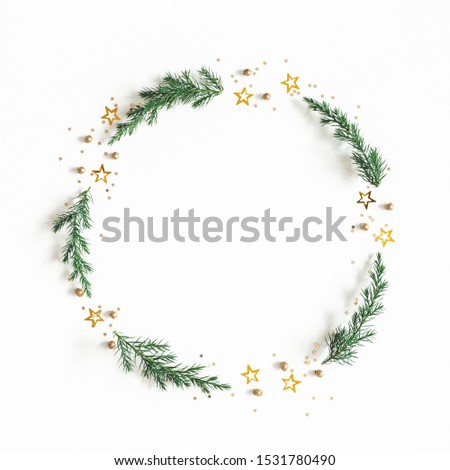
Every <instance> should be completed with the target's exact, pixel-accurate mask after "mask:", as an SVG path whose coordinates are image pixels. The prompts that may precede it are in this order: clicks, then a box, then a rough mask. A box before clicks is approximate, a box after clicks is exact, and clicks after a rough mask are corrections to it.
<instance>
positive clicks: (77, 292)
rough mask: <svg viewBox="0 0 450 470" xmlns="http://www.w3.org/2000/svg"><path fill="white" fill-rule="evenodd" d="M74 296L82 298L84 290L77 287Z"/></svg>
mask: <svg viewBox="0 0 450 470" xmlns="http://www.w3.org/2000/svg"><path fill="white" fill-rule="evenodd" d="M75 295H77V296H78V297H83V295H84V290H83V289H80V288H79V287H77V288H76V289H75Z"/></svg>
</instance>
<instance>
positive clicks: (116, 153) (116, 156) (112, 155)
mask: <svg viewBox="0 0 450 470" xmlns="http://www.w3.org/2000/svg"><path fill="white" fill-rule="evenodd" d="M111 158H113V159H114V160H117V159H118V158H119V152H113V153H112V154H111Z"/></svg>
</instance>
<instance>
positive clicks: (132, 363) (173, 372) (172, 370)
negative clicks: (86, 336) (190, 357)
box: [114, 331, 230, 393]
mask: <svg viewBox="0 0 450 470" xmlns="http://www.w3.org/2000/svg"><path fill="white" fill-rule="evenodd" d="M114 337H115V338H116V340H117V346H116V354H117V353H118V354H119V365H120V366H121V368H122V369H123V370H124V371H125V372H131V371H132V370H134V369H135V367H137V368H138V369H139V370H140V371H141V374H142V376H143V377H145V378H146V379H150V380H153V381H154V382H155V384H156V386H157V387H158V388H160V389H161V390H167V385H168V384H172V385H174V386H175V387H177V388H182V389H184V388H189V387H192V386H194V387H198V388H199V389H200V390H201V391H202V392H205V393H210V392H211V391H212V390H229V389H230V386H229V385H228V384H222V383H220V382H219V379H218V377H216V376H200V375H199V374H200V372H201V371H202V370H203V369H205V366H202V365H199V364H194V365H192V366H183V365H181V364H179V363H178V362H177V357H176V356H175V354H173V353H172V352H171V351H170V346H169V345H168V344H167V343H164V342H162V341H152V340H150V339H141V338H130V337H128V336H125V335H123V334H122V333H118V332H117V331H115V332H114Z"/></svg>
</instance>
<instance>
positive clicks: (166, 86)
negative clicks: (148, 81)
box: [108, 67, 223, 145]
mask: <svg viewBox="0 0 450 470" xmlns="http://www.w3.org/2000/svg"><path fill="white" fill-rule="evenodd" d="M222 92H223V86H222V82H221V79H220V77H218V76H217V75H215V74H214V73H213V72H212V71H211V70H209V69H207V68H206V67H202V68H201V69H200V70H199V71H198V78H193V77H192V76H191V73H190V71H188V70H185V71H184V72H181V73H180V74H172V73H167V74H166V75H165V77H164V78H163V80H162V81H161V83H160V84H159V85H158V86H157V87H156V88H144V89H143V90H141V91H140V93H139V96H140V97H141V98H142V101H143V104H142V105H140V106H135V107H133V108H131V109H130V110H129V111H128V113H127V121H126V122H123V123H120V124H118V125H117V128H116V133H115V134H114V135H113V136H112V137H111V138H110V139H109V141H108V144H109V145H112V144H114V143H115V142H118V141H119V140H120V139H121V138H122V137H124V136H126V135H131V134H133V133H134V132H135V131H136V128H137V127H138V125H139V124H141V123H142V122H146V123H147V124H148V125H149V126H153V125H154V124H156V122H157V119H158V115H159V112H160V111H162V110H164V109H170V108H173V107H174V106H175V105H177V104H190V105H191V106H192V108H194V109H198V108H201V107H203V106H206V105H207V104H208V103H209V102H210V101H211V100H212V99H213V98H214V97H216V96H218V95H220V94H221V93H222Z"/></svg>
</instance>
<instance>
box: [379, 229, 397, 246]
mask: <svg viewBox="0 0 450 470" xmlns="http://www.w3.org/2000/svg"><path fill="white" fill-rule="evenodd" d="M391 235H392V230H384V229H382V228H380V234H379V235H378V236H377V237H376V238H375V241H378V240H380V241H381V243H383V248H384V247H385V246H386V243H388V242H395V240H394V239H393V238H392V236H391Z"/></svg>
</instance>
